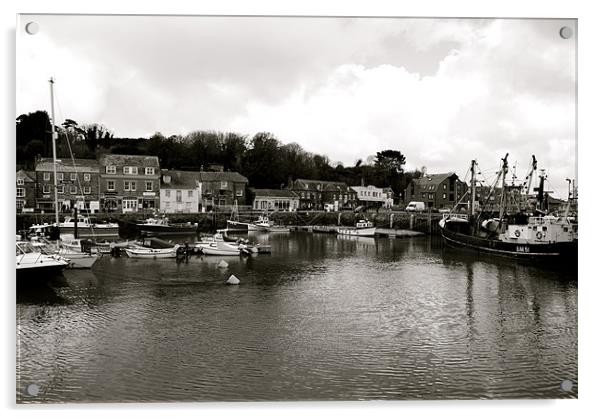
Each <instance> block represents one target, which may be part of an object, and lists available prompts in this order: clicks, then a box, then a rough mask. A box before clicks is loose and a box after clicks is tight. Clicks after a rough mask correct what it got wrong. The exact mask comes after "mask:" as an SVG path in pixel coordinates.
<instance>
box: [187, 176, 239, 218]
mask: <svg viewBox="0 0 602 418" xmlns="http://www.w3.org/2000/svg"><path fill="white" fill-rule="evenodd" d="M248 183H249V180H247V178H246V177H245V176H243V175H241V174H238V173H236V172H232V171H215V172H214V171H201V172H200V173H199V192H200V204H201V209H202V210H203V211H206V210H213V209H214V208H216V207H230V206H232V205H233V204H234V201H235V200H236V202H237V203H238V205H244V203H245V188H246V187H247V184H248Z"/></svg>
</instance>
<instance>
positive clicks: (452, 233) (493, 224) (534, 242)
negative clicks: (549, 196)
mask: <svg viewBox="0 0 602 418" xmlns="http://www.w3.org/2000/svg"><path fill="white" fill-rule="evenodd" d="M475 167H476V160H472V162H471V166H470V172H471V181H470V189H469V192H470V195H471V198H470V201H469V212H468V214H466V213H464V214H462V213H455V210H454V211H452V213H450V214H448V215H446V216H445V217H444V218H443V219H442V220H441V221H439V226H440V228H441V235H442V237H443V239H444V240H445V243H446V244H448V245H450V246H452V247H463V248H469V249H471V250H474V251H477V252H479V253H486V254H492V255H496V256H504V257H512V258H517V259H546V260H553V259H562V260H569V261H576V260H577V222H576V219H575V218H573V217H571V216H569V214H570V206H571V199H569V200H568V202H567V206H566V208H565V211H564V214H563V215H562V216H554V215H551V214H549V213H547V212H546V211H545V210H544V208H543V205H542V197H543V186H544V176H541V177H540V184H539V188H538V207H537V208H536V211H535V213H533V214H531V216H526V215H524V214H516V215H509V214H507V213H506V209H507V205H508V201H507V199H508V195H507V192H506V184H505V180H506V174H507V173H508V154H506V156H505V157H504V158H503V159H502V166H501V170H500V171H499V172H498V175H497V178H496V181H495V184H494V186H493V187H492V188H491V190H490V192H489V195H488V196H487V198H486V200H485V202H489V200H490V197H491V195H492V194H493V193H494V190H495V189H496V187H497V184H498V182H499V180H500V179H501V195H500V203H499V215H498V216H497V217H492V218H489V219H485V220H483V219H481V217H482V216H483V211H481V212H480V213H477V210H476V204H475V195H476V178H475V171H476V169H475ZM536 169H537V160H536V159H535V157H534V156H533V160H532V166H531V170H530V172H529V174H528V176H527V179H526V180H525V189H526V192H527V193H526V194H527V195H528V191H529V189H530V185H531V179H532V177H533V174H534V172H535V170H536ZM521 215H522V216H521Z"/></svg>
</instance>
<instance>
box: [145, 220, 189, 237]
mask: <svg viewBox="0 0 602 418" xmlns="http://www.w3.org/2000/svg"><path fill="white" fill-rule="evenodd" d="M135 226H136V228H138V230H139V231H140V233H141V234H142V235H146V236H157V235H193V234H196V232H197V227H198V223H196V222H195V223H192V222H187V223H170V222H169V219H168V218H167V217H162V218H157V217H155V218H148V219H146V220H145V221H144V222H138V223H135Z"/></svg>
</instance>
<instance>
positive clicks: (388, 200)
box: [351, 185, 393, 207]
mask: <svg viewBox="0 0 602 418" xmlns="http://www.w3.org/2000/svg"><path fill="white" fill-rule="evenodd" d="M351 188H352V189H353V190H355V192H356V193H357V200H358V201H359V204H360V205H363V206H366V207H391V205H392V204H393V198H392V195H391V193H389V191H388V190H385V189H383V188H381V187H376V186H372V185H369V186H351Z"/></svg>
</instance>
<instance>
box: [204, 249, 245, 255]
mask: <svg viewBox="0 0 602 418" xmlns="http://www.w3.org/2000/svg"><path fill="white" fill-rule="evenodd" d="M203 254H205V255H221V256H236V255H240V250H236V251H234V250H224V249H219V248H213V247H203Z"/></svg>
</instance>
